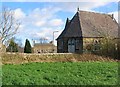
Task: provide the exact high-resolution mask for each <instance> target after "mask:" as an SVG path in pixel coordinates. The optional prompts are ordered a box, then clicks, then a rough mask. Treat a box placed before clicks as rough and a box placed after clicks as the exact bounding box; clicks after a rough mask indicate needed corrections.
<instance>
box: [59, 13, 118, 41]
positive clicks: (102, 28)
mask: <svg viewBox="0 0 120 87" xmlns="http://www.w3.org/2000/svg"><path fill="white" fill-rule="evenodd" d="M108 35H109V36H111V37H114V38H117V37H118V23H117V22H116V20H115V19H114V18H113V17H112V15H109V14H101V13H95V12H88V11H78V12H77V13H76V14H75V15H74V17H73V18H72V19H71V20H69V21H68V19H67V21H66V25H65V29H64V30H63V32H62V33H61V34H60V36H59V37H58V38H57V39H60V38H63V37H105V36H108Z"/></svg>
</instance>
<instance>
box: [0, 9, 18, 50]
mask: <svg viewBox="0 0 120 87" xmlns="http://www.w3.org/2000/svg"><path fill="white" fill-rule="evenodd" d="M19 26H20V22H19V21H18V20H15V18H14V11H13V10H11V9H9V8H3V9H2V12H1V13H0V44H1V46H0V48H2V45H3V44H5V43H6V42H7V41H8V40H9V39H10V38H11V37H12V36H13V35H14V34H16V33H17V30H18V28H19Z"/></svg>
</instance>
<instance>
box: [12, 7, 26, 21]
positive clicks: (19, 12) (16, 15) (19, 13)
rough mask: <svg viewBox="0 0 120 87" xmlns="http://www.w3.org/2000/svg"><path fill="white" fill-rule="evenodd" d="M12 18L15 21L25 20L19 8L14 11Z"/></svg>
mask: <svg viewBox="0 0 120 87" xmlns="http://www.w3.org/2000/svg"><path fill="white" fill-rule="evenodd" d="M14 12H15V13H14V17H15V19H23V18H25V13H24V12H23V11H22V9H21V8H17V9H15V10H14Z"/></svg>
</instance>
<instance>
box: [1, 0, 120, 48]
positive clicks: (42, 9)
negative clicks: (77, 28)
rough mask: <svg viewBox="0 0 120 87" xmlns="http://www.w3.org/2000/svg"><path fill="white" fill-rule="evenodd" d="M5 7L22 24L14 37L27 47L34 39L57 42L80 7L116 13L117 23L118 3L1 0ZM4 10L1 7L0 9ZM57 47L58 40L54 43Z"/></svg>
mask: <svg viewBox="0 0 120 87" xmlns="http://www.w3.org/2000/svg"><path fill="white" fill-rule="evenodd" d="M0 5H2V7H7V8H10V9H12V10H13V11H14V12H15V14H14V17H15V19H16V20H20V21H21V25H20V28H19V30H18V33H17V34H16V35H15V37H16V38H17V39H19V40H21V42H22V46H24V44H25V40H26V39H29V40H30V42H31V45H33V43H32V40H38V39H40V38H46V39H47V40H48V42H50V41H52V40H53V32H54V31H58V32H55V33H54V38H55V39H56V38H57V37H58V36H59V35H60V33H61V32H62V31H63V29H64V27H65V22H66V19H67V18H69V19H72V17H73V16H74V14H75V13H76V12H77V8H78V7H79V9H80V10H84V11H91V12H97V13H106V14H114V17H115V19H116V20H117V21H118V0H106V1H105V0H101V1H99V2H98V1H97V0H84V1H83V0H81V1H79V0H74V1H72V0H67V1H63V0H55V2H54V0H45V1H44V2H43V1H39V0H34V1H33V0H11V1H10V0H2V3H0ZM0 7H1V6H0ZM54 44H55V45H56V40H54Z"/></svg>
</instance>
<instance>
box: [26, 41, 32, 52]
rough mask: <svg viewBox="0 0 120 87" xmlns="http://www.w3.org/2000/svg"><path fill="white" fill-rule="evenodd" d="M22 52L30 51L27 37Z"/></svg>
mask: <svg viewBox="0 0 120 87" xmlns="http://www.w3.org/2000/svg"><path fill="white" fill-rule="evenodd" d="M24 53H32V47H31V45H30V42H29V40H28V39H26V42H25V47H24Z"/></svg>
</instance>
